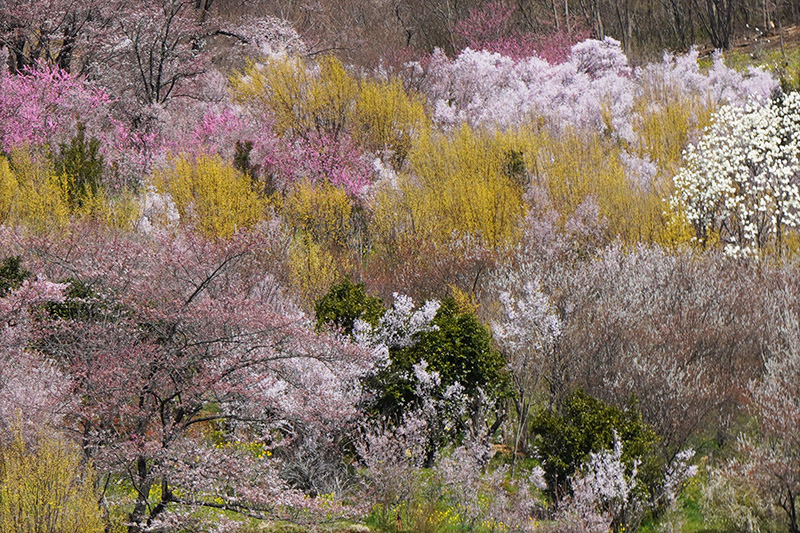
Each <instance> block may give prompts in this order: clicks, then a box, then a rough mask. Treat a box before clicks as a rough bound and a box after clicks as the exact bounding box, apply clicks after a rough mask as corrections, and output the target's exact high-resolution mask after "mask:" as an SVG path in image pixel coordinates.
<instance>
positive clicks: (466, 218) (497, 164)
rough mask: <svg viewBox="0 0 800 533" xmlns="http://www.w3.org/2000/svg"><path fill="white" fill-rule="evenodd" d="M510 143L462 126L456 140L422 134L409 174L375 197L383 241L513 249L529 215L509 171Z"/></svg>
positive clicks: (376, 224)
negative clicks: (470, 241) (464, 238)
mask: <svg viewBox="0 0 800 533" xmlns="http://www.w3.org/2000/svg"><path fill="white" fill-rule="evenodd" d="M512 148H513V143H512V139H511V138H510V137H508V136H507V135H505V134H499V133H489V132H477V131H474V130H472V129H471V128H470V127H469V126H466V125H465V126H463V127H461V128H460V129H458V130H456V131H455V132H453V133H452V134H443V133H437V132H432V131H426V132H424V133H423V134H422V135H421V136H420V137H419V138H418V139H417V140H416V142H415V143H414V147H413V148H412V151H411V154H410V156H409V172H407V173H404V174H403V175H401V176H400V177H399V178H398V180H397V183H396V184H384V186H383V187H382V188H380V189H379V190H378V191H377V192H376V194H375V202H374V206H373V215H374V216H373V223H374V231H375V232H376V233H377V235H378V237H379V238H380V239H383V240H384V241H386V240H397V239H398V238H402V237H403V234H407V235H409V236H410V235H413V236H414V238H413V239H410V240H419V239H423V240H426V241H431V242H434V243H442V242H446V241H448V240H450V239H451V238H453V237H457V236H459V235H466V234H469V235H473V236H476V237H479V238H480V239H482V240H483V242H484V243H485V245H487V246H489V247H490V248H497V247H503V246H505V245H509V244H511V243H513V242H514V241H515V239H516V237H517V236H518V233H519V231H520V230H521V226H520V223H519V222H520V219H521V217H522V216H523V215H524V212H525V209H524V205H523V201H522V194H523V185H522V184H521V183H519V182H518V181H516V180H515V177H514V175H513V174H514V173H513V172H511V171H510V170H509V166H508V156H509V153H511V150H512Z"/></svg>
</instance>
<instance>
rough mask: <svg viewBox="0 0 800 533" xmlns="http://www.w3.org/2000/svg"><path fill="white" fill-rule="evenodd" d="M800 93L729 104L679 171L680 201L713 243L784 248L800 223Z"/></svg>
mask: <svg viewBox="0 0 800 533" xmlns="http://www.w3.org/2000/svg"><path fill="white" fill-rule="evenodd" d="M798 127H800V95H798V93H790V94H789V95H786V96H785V97H783V98H782V99H779V100H776V101H774V102H770V103H762V104H753V105H749V106H747V107H744V108H740V107H732V106H725V107H723V108H721V109H720V110H719V111H718V112H717V114H716V116H715V121H714V124H713V125H712V126H711V128H710V129H709V130H708V132H706V134H705V135H704V136H703V138H702V139H701V140H700V141H699V142H698V143H697V144H696V145H689V147H688V148H687V149H686V152H685V159H686V164H685V166H684V168H683V169H682V170H681V172H680V173H679V174H678V175H676V176H675V189H676V190H675V193H674V194H673V197H672V205H673V208H675V209H677V210H681V211H682V212H683V213H684V214H685V216H686V219H687V220H688V221H689V222H691V224H692V225H693V226H694V229H695V234H696V239H697V240H698V241H699V242H700V243H701V244H702V245H703V246H705V245H706V244H708V242H709V239H712V238H714V237H718V238H719V239H720V240H721V241H722V242H723V243H725V252H726V253H727V254H729V255H740V254H742V255H758V254H759V253H761V252H762V251H767V250H768V249H772V250H774V251H775V252H777V254H778V255H780V254H781V253H782V251H783V248H784V246H785V240H786V233H787V231H789V230H791V229H795V228H797V227H798V225H800V135H798V133H797V131H798Z"/></svg>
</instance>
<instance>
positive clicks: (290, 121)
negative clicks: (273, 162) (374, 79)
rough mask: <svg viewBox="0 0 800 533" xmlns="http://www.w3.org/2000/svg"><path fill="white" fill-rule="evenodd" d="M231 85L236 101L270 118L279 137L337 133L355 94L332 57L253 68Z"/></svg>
mask: <svg viewBox="0 0 800 533" xmlns="http://www.w3.org/2000/svg"><path fill="white" fill-rule="evenodd" d="M231 85H232V87H233V91H234V96H235V98H236V99H237V100H238V101H240V102H247V103H249V104H251V105H254V106H255V107H256V108H258V109H259V110H260V111H266V112H269V113H270V114H271V115H272V117H273V118H274V120H275V124H274V127H275V130H276V133H278V134H279V135H284V134H290V135H300V136H305V135H306V132H308V131H316V132H318V133H320V134H334V135H336V134H338V133H340V132H342V130H343V129H344V128H345V125H346V122H347V119H348V116H349V114H350V113H351V109H352V107H353V104H354V102H355V100H356V97H357V95H358V81H357V80H356V79H355V78H354V77H353V76H351V75H350V74H349V73H348V72H347V69H345V67H344V65H343V64H342V62H341V61H339V60H338V59H336V58H335V57H334V56H322V57H321V58H320V59H319V60H318V61H317V62H316V63H313V62H310V61H306V60H304V59H300V58H289V57H287V58H282V59H271V60H269V61H268V62H267V63H266V64H253V65H250V66H248V67H247V68H246V69H245V72H244V73H243V74H242V75H239V76H234V77H233V78H232V79H231Z"/></svg>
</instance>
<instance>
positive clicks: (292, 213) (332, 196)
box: [282, 180, 353, 248]
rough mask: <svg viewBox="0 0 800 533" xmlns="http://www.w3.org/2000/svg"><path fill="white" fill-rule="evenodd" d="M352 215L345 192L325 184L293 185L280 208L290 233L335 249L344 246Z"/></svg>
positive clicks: (349, 202)
mask: <svg viewBox="0 0 800 533" xmlns="http://www.w3.org/2000/svg"><path fill="white" fill-rule="evenodd" d="M352 212H353V206H352V203H351V200H350V197H349V196H348V195H347V192H345V190H344V189H342V188H341V187H336V186H335V185H333V184H331V183H330V182H328V181H327V180H322V181H319V182H317V183H313V182H311V181H310V180H303V181H299V182H297V183H295V184H293V185H292V186H291V188H290V189H289V191H288V192H287V194H286V198H285V199H284V201H283V205H282V214H283V216H284V218H285V219H286V221H287V222H288V223H289V224H290V225H291V227H292V228H293V229H294V230H297V231H301V232H303V233H305V234H306V235H309V236H311V237H312V238H313V239H314V242H316V243H318V244H325V245H328V246H333V247H337V248H342V247H344V246H345V245H346V244H347V239H348V237H349V236H350V233H351V231H352V227H351V224H350V217H351V215H352Z"/></svg>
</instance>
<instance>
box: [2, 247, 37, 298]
mask: <svg viewBox="0 0 800 533" xmlns="http://www.w3.org/2000/svg"><path fill="white" fill-rule="evenodd" d="M29 277H31V273H30V272H28V271H27V270H25V269H24V268H22V261H21V259H20V257H19V256H16V257H15V256H11V257H6V258H5V259H3V261H2V262H0V298H5V297H6V296H8V294H9V293H10V292H11V291H13V290H14V289H16V288H17V287H19V286H20V285H22V282H23V281H25V280H26V279H28V278H29Z"/></svg>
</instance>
